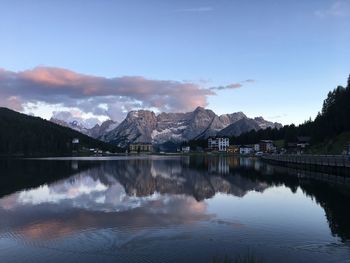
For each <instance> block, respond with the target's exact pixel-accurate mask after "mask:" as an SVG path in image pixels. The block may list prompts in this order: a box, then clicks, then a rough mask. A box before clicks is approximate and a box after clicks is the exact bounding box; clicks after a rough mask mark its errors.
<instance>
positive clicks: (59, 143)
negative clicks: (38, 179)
mask: <svg viewBox="0 0 350 263" xmlns="http://www.w3.org/2000/svg"><path fill="white" fill-rule="evenodd" d="M73 138H78V139H79V141H80V143H79V147H80V148H81V147H87V148H99V149H101V150H105V151H107V150H108V151H111V152H115V151H118V150H119V149H118V148H117V147H115V146H112V145H110V144H107V143H104V142H101V141H98V140H95V139H93V138H91V137H89V136H86V135H84V134H81V133H79V132H77V131H74V130H72V129H69V128H66V127H62V126H60V125H57V124H54V123H52V122H49V121H46V120H43V119H41V118H38V117H32V116H28V115H25V114H21V113H18V112H15V111H12V110H9V109H7V108H0V156H48V155H50V156H62V155H71V154H72V150H73V148H72V147H73V146H72V139H73Z"/></svg>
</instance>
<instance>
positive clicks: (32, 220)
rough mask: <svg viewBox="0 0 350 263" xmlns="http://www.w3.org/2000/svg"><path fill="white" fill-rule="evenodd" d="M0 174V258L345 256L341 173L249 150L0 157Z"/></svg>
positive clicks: (348, 235) (349, 209)
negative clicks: (296, 166)
mask: <svg viewBox="0 0 350 263" xmlns="http://www.w3.org/2000/svg"><path fill="white" fill-rule="evenodd" d="M317 177H320V178H322V179H323V180H318V179H315V178H317ZM0 179H1V184H0V262H4V263H5V262H6V263H7V262H35V263H40V262H45V263H49V262H65V263H66V262H213V261H215V260H216V262H220V261H221V262H223V260H224V259H225V258H226V259H231V260H232V262H233V261H234V260H235V259H237V258H238V257H241V258H244V257H246V256H247V255H250V256H252V257H254V258H256V259H258V260H260V261H261V262H350V186H349V183H346V180H343V178H340V179H339V178H338V179H337V180H336V181H335V182H332V183H330V182H327V181H326V180H327V179H329V177H328V176H327V175H318V174H315V173H311V172H303V171H298V170H293V169H289V168H288V169H287V168H283V167H278V166H272V165H269V164H266V163H263V162H261V161H259V160H257V159H255V158H237V157H228V156H191V157H189V156H169V157H166V156H165V157H162V156H139V157H137V156H135V157H113V158H112V157H111V158H58V159H54V158H53V159H44V160H43V159H41V160H40V159H38V160H35V159H33V160H0Z"/></svg>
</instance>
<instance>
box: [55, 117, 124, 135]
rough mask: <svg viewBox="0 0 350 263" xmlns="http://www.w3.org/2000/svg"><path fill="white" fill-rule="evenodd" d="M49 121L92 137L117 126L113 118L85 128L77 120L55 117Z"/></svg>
mask: <svg viewBox="0 0 350 263" xmlns="http://www.w3.org/2000/svg"><path fill="white" fill-rule="evenodd" d="M50 121H51V122H53V123H56V124H58V125H61V126H64V127H68V128H71V129H73V130H76V131H78V132H81V133H83V134H85V135H88V136H90V137H93V138H99V137H101V136H103V135H104V134H106V133H108V132H110V131H112V130H114V129H115V128H117V126H118V124H119V123H118V122H115V121H113V120H107V121H104V122H103V123H102V124H101V125H99V124H96V125H95V126H94V127H92V128H86V127H85V126H84V125H83V124H81V123H79V122H78V121H71V122H66V121H64V120H60V119H57V118H51V119H50Z"/></svg>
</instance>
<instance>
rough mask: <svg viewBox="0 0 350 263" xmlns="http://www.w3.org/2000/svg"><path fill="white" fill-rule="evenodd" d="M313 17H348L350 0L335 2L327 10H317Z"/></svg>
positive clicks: (349, 14)
mask: <svg viewBox="0 0 350 263" xmlns="http://www.w3.org/2000/svg"><path fill="white" fill-rule="evenodd" d="M315 15H316V16H318V17H321V18H324V17H348V16H350V0H340V1H335V2H334V3H333V4H332V5H331V6H330V7H329V8H328V9H324V10H317V11H316V12H315Z"/></svg>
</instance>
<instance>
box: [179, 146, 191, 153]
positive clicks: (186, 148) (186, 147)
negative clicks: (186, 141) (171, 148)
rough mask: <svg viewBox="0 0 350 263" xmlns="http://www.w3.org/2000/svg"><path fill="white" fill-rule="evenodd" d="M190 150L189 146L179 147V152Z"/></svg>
mask: <svg viewBox="0 0 350 263" xmlns="http://www.w3.org/2000/svg"><path fill="white" fill-rule="evenodd" d="M190 150H191V148H190V146H182V147H181V152H183V153H189V152H190Z"/></svg>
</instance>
